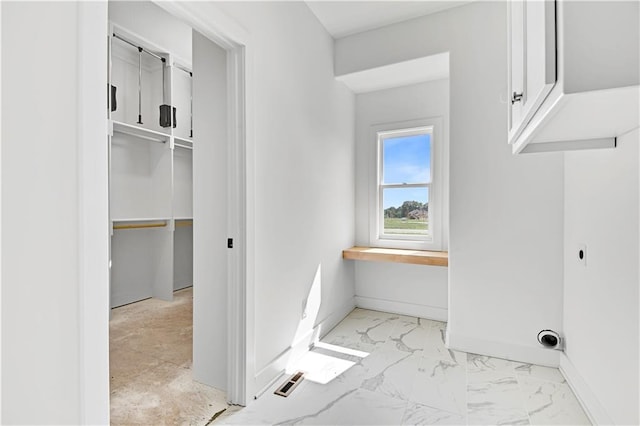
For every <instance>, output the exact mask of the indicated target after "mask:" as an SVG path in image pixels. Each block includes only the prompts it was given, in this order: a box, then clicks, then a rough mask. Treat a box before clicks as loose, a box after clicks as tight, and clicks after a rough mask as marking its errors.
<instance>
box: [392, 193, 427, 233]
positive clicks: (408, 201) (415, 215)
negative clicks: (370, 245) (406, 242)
mask: <svg viewBox="0 0 640 426" xmlns="http://www.w3.org/2000/svg"><path fill="white" fill-rule="evenodd" d="M382 206H383V209H384V212H383V214H384V229H383V232H382V233H383V234H385V235H423V236H424V235H429V188H384V189H383V190H382Z"/></svg>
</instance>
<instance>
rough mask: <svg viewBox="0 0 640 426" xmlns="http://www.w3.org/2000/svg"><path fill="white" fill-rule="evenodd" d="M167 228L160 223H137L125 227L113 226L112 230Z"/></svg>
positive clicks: (163, 223) (164, 224) (164, 223)
mask: <svg viewBox="0 0 640 426" xmlns="http://www.w3.org/2000/svg"><path fill="white" fill-rule="evenodd" d="M166 226H167V223H166V222H162V223H137V224H126V225H113V229H144V228H164V227H166Z"/></svg>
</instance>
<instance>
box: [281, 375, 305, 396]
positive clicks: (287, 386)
mask: <svg viewBox="0 0 640 426" xmlns="http://www.w3.org/2000/svg"><path fill="white" fill-rule="evenodd" d="M303 376H304V373H303V372H302V371H298V372H297V373H296V374H294V375H293V376H291V377H290V378H289V379H287V381H286V382H284V384H283V385H282V386H280V387H279V388H278V389H276V391H275V392H274V393H275V394H276V395H280V396H284V397H285V398H286V397H287V396H289V395H290V394H291V392H293V390H294V389H295V388H296V386H298V385H299V384H300V382H301V381H302V378H303Z"/></svg>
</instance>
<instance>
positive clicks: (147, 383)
mask: <svg viewBox="0 0 640 426" xmlns="http://www.w3.org/2000/svg"><path fill="white" fill-rule="evenodd" d="M192 318H193V291H192V288H186V289H183V290H180V291H177V292H175V293H174V301H173V302H165V301H162V300H158V299H147V300H143V301H140V302H137V303H132V304H130V305H126V306H122V307H120V308H116V309H113V310H112V318H111V321H110V323H109V334H110V335H109V343H110V344H109V367H110V375H111V380H110V382H111V424H112V425H163V424H164V425H206V424H208V423H209V422H210V420H211V419H212V418H213V417H214V416H215V415H216V413H219V412H220V411H222V410H224V409H226V408H227V403H226V395H225V394H224V392H222V391H219V390H217V389H214V388H211V387H209V386H206V385H203V384H201V383H198V382H195V381H194V380H193V379H192V374H191V359H192V340H193V338H192V334H193V320H192Z"/></svg>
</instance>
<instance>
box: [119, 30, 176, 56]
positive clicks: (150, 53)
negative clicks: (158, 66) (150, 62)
mask: <svg viewBox="0 0 640 426" xmlns="http://www.w3.org/2000/svg"><path fill="white" fill-rule="evenodd" d="M113 36H114V37H115V38H117V39H118V40H122V41H124V42H125V43H127V44H129V45H131V46H133V47H135V48H136V49H138V50H140V49H142V51H143V52H147V53H148V54H149V55H151V56H153V57H154V58H156V59H160V60H161V61H162V62H164V61H165V58H163V57H162V56H160V55H156V54H155V53H153V52H150V51H148V50H147V49H145V48H144V47H141V46H138V45H137V44H135V43H133V42H131V41H129V40H127V39H126V38H124V37H122V36H119V35H118V34H116V33H113Z"/></svg>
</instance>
